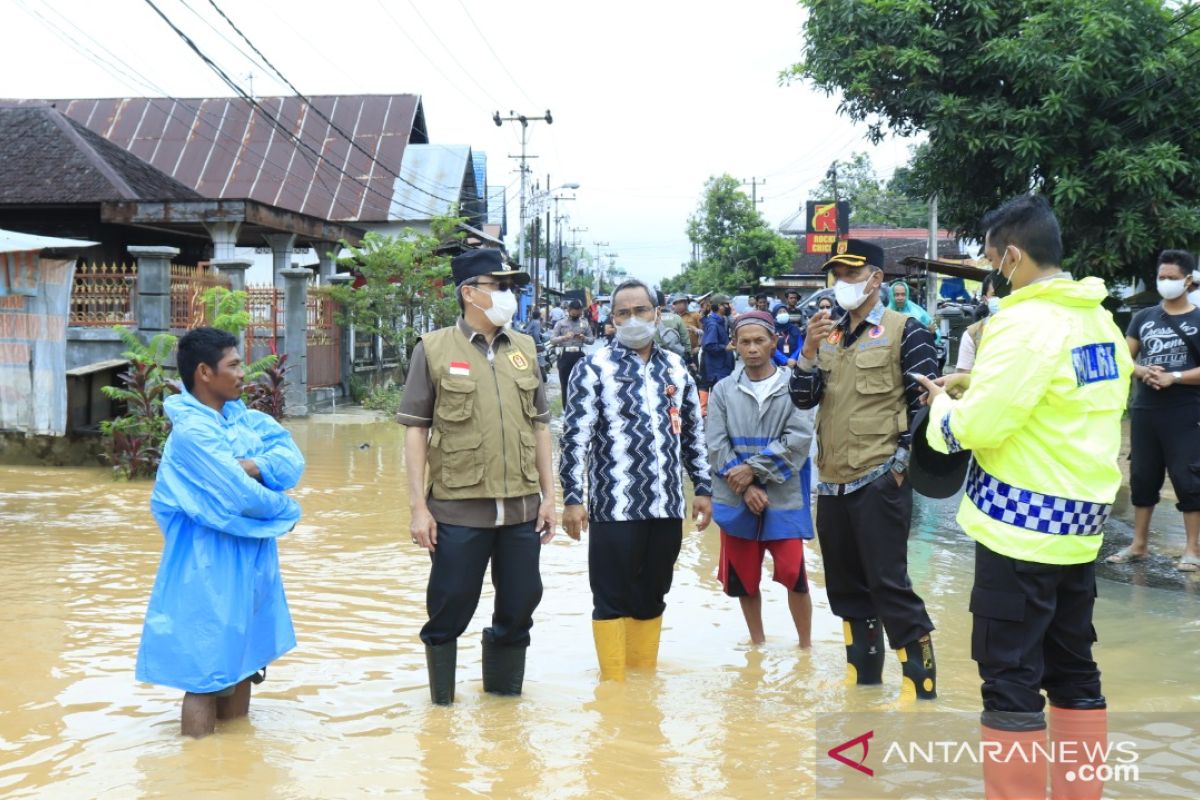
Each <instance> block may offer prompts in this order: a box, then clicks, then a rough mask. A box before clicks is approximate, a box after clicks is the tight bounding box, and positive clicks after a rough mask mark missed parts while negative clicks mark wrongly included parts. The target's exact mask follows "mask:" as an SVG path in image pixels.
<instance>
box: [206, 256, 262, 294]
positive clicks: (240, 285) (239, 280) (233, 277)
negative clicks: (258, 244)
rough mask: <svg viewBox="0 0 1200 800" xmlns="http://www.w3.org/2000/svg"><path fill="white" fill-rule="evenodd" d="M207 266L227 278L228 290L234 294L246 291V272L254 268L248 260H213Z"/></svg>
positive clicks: (252, 263)
mask: <svg viewBox="0 0 1200 800" xmlns="http://www.w3.org/2000/svg"><path fill="white" fill-rule="evenodd" d="M208 263H209V266H211V267H212V268H213V269H215V270H217V271H218V272H220V273H221V274H222V275H225V276H226V277H228V278H229V288H230V289H232V290H233V291H235V292H244V291H246V270H248V269H250V267H252V266H254V262H253V261H251V260H250V259H248V258H214V259H213V260H212V261H210V262H208Z"/></svg>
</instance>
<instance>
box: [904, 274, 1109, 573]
mask: <svg viewBox="0 0 1200 800" xmlns="http://www.w3.org/2000/svg"><path fill="white" fill-rule="evenodd" d="M1106 295H1107V290H1106V289H1105V286H1104V282H1103V281H1101V280H1100V279H1098V278H1084V279H1083V280H1080V281H1075V280H1071V279H1070V278H1069V277H1068V276H1065V275H1063V276H1062V277H1053V278H1050V279H1046V280H1041V281H1038V282H1036V283H1032V284H1030V285H1028V286H1025V287H1023V288H1022V289H1020V290H1018V291H1016V292H1013V293H1012V294H1011V295H1009V296H1008V297H1006V298H1004V299H1003V300H1001V301H1000V313H999V314H997V315H996V316H995V317H994V318H992V319H991V320H990V321H989V322H988V325H987V327H986V328H985V329H984V333H983V341H982V342H980V348H979V359H978V360H977V361H976V362H975V368H974V369H973V370H972V372H971V384H970V387H969V388H968V389H967V391H966V393H965V394H964V395H963V396H962V398H961V399H959V400H954V399H952V398H951V397H949V396H948V395H945V394H942V395H939V396H938V397H937V399H936V400H935V401H934V403H933V406H932V408H931V409H930V414H929V426H928V429H927V431H928V433H927V437H926V438H927V439H928V441H929V444H930V445H931V446H932V447H933V448H934V449H935V450H937V451H939V452H942V453H948V452H955V451H957V450H963V449H966V450H971V451H973V452H974V455H975V463H974V464H973V465H972V467H971V471H970V473H969V474H968V477H967V493H966V496H965V497H964V498H963V502H962V505H961V506H960V507H959V511H958V523H959V525H961V526H962V527H963V530H965V531H966V532H967V535H969V536H970V537H971V538H973V539H975V540H976V541H978V542H979V543H981V544H983V545H984V546H985V547H987V548H988V549H990V550H992V551H994V552H996V553H999V554H1001V555H1005V556H1008V557H1010V558H1016V559H1020V560H1022V561H1035V562H1039V563H1043V564H1082V563H1086V562H1088V561H1093V560H1095V558H1096V554H1097V552H1098V551H1099V549H1100V543H1101V540H1102V538H1103V525H1104V522H1105V520H1107V519H1108V514H1109V512H1110V511H1111V504H1112V502H1113V501H1114V500H1115V499H1116V496H1117V489H1118V488H1120V485H1121V470H1120V467H1119V466H1118V465H1117V457H1118V452H1119V450H1120V446H1121V417H1122V414H1123V413H1124V411H1125V405H1126V402H1127V400H1128V396H1129V379H1130V376H1131V375H1132V374H1133V359H1132V358H1130V355H1129V347H1128V345H1127V344H1126V343H1125V337H1124V336H1123V335H1122V334H1121V331H1120V330H1119V329H1118V328H1117V326H1116V324H1115V323H1114V322H1113V318H1112V315H1111V314H1110V313H1109V312H1108V311H1106V310H1105V309H1104V308H1102V307H1101V305H1100V301H1102V300H1103V299H1104V298H1105V296H1106Z"/></svg>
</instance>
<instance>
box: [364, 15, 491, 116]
mask: <svg viewBox="0 0 1200 800" xmlns="http://www.w3.org/2000/svg"><path fill="white" fill-rule="evenodd" d="M376 2H377V3H378V4H379V7H380V8H381V9H382V10H383V13H384V14H386V15H387V18H388V19H390V20H391V21H392V24H394V25H395V26H396V30H398V31H400V35H401V36H403V37H404V38H405V39H407V40H408V43H409V44H411V45H412V46H413V49H414V50H416V51H417V52H418V53H420V54H421V57H422V58H424V59H425V60H426V61H428V62H429V65H430V66H431V67H433V69H434V70H435V71H436V72H437V74H439V75H441V76H442V77H443V78H444V79H445V80H446V83H448V84H450V87H451V88H452V89H454V90H455V91H457V92H458V93H459V94H461V95H462V96H463V97H465V98H466V99H467V100H469V101H471V103H472V104H473V105H475V106H478V107H479V108H481V109H485V110H486V109H487V108H488V106H487V104H485V103H480V102H479V99H478V98H476V97H471V96H470V95H468V94H467V93H466V91H465V90H464V89H463V88H462V87H461V86H459V85H458V84H457V83H455V82H454V81H453V80H451V78H450V76H449V75H447V74H446V73H445V72H443V71H442V68H441V66H440V65H439V64H438V62H437V61H435V60H434V59H432V58H430V57H429V54H428V53H426V52H425V51H424V50H423V49H422V48H421V45H419V44H418V43H417V41H416V40H415V39H413V37H411V36H409V35H408V31H406V30H405V29H404V26H403V25H401V24H400V21H399V20H398V19H396V17H395V16H393V15H392V12H391V11H390V10H388V7H387V5H386V4H385V3H384V2H383V0H376ZM484 94H485V95H486V94H487V92H485V93H484ZM494 106H495V104H493V107H494Z"/></svg>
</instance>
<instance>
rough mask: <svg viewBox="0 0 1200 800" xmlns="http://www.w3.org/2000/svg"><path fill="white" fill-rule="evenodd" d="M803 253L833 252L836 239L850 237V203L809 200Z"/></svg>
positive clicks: (844, 201)
mask: <svg viewBox="0 0 1200 800" xmlns="http://www.w3.org/2000/svg"><path fill="white" fill-rule="evenodd" d="M805 220H806V224H805V236H804V252H805V253H810V254H813V253H822V254H827V253H831V252H833V243H834V242H836V241H837V240H838V238H839V237H840V238H843V239H844V238H846V237H847V236H849V235H850V203H849V202H848V201H846V200H842V201H840V202H837V203H835V202H834V201H832V200H810V201H809V202H808V205H807V209H806V214H805Z"/></svg>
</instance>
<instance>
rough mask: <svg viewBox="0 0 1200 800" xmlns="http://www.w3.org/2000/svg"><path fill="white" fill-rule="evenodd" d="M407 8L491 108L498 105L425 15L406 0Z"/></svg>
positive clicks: (410, 0)
mask: <svg viewBox="0 0 1200 800" xmlns="http://www.w3.org/2000/svg"><path fill="white" fill-rule="evenodd" d="M408 7H409V8H411V9H412V10H413V13H414V14H416V15H417V18H418V19H420V20H421V22H422V23H423V24H424V25H425V27H426V28H428V29H429V32H430V34H432V35H433V38H434V40H435V41H436V42H437V43H438V44H440V45H441V46H442V49H443V50H445V51H446V55H448V56H450V60H451V61H453V62H454V64H455V66H457V67H458V68H459V70H461V71H462V74H464V75H466V76H467V79H468V80H470V81H471V83H473V84H475V86H476V88H478V89H479V91H481V92H483V95H484V97H486V98H487V99H489V100H491V101H492V105H493V107H495V106H498V105H500V101H499V100H497V99H496V98H495V97H493V96H492V93H491V92H489V91H488V90H487V88H486V87H485V86H483V85H482V84H481V83H480V82H479V81H477V80H475V76H474V75H472V74H471V71H470V70H469V69H467V68H466V67H464V66H463V65H462V62H461V61H459V60H458V57H457V56H455V55H454V51H453V50H451V49H450V48H449V47H447V46H446V43H445V42H443V41H442V37H440V36H438V34H437V30H435V29H434V27H433V26H432V25H430V24H429V21H428V20H427V19H425V15H424V14H422V13H421V10H420V9H419V8H417V6H416V4H415V3H413V1H412V0H408Z"/></svg>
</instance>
